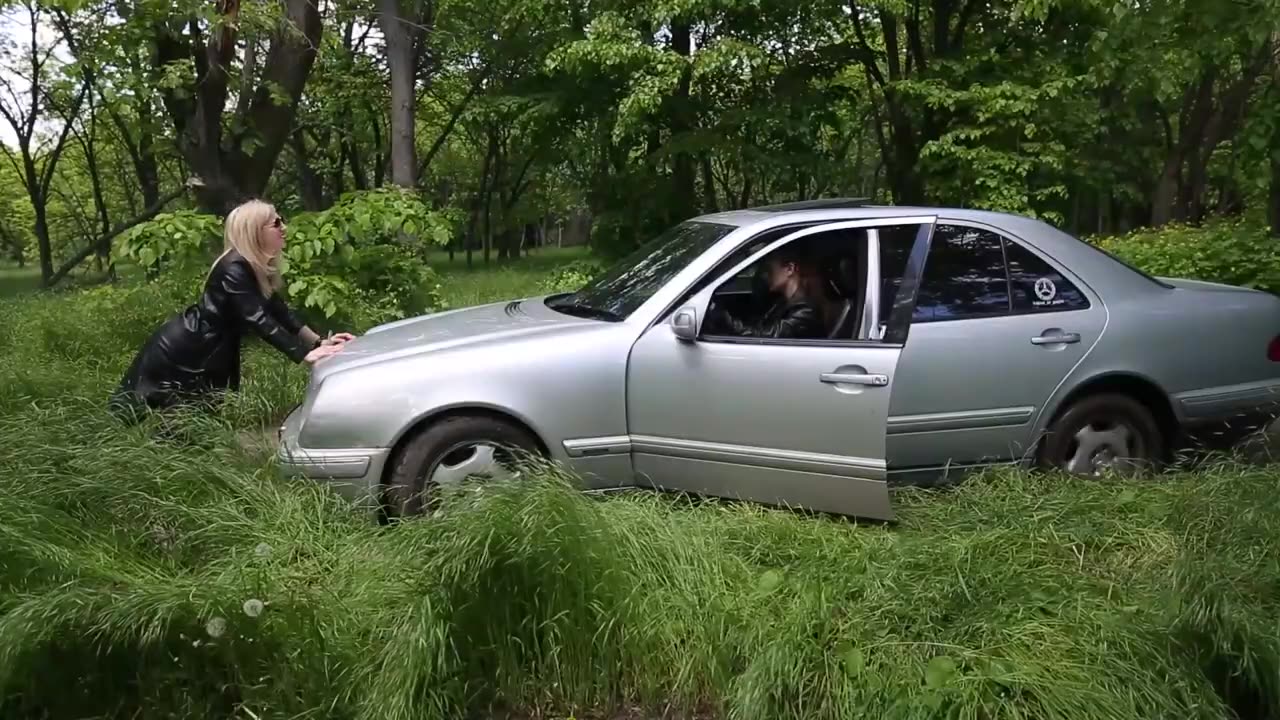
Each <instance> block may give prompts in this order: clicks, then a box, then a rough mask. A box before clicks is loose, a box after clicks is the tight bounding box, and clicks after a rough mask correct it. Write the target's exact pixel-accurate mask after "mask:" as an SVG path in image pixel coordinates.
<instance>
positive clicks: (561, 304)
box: [547, 296, 622, 322]
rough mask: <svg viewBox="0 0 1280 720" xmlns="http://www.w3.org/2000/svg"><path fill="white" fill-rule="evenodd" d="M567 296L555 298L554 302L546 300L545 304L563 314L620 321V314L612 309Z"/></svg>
mask: <svg viewBox="0 0 1280 720" xmlns="http://www.w3.org/2000/svg"><path fill="white" fill-rule="evenodd" d="M569 297H572V296H569ZM569 297H565V298H561V299H557V300H555V301H554V302H548V303H547V305H549V306H550V307H551V309H552V310H558V311H560V312H562V313H564V314H565V315H574V316H576V317H584V318H593V319H596V320H608V321H609V322H622V316H621V315H619V314H618V313H616V312H614V311H612V310H606V309H604V308H598V307H595V306H592V305H587V304H586V303H583V302H577V301H573V300H570V299H569Z"/></svg>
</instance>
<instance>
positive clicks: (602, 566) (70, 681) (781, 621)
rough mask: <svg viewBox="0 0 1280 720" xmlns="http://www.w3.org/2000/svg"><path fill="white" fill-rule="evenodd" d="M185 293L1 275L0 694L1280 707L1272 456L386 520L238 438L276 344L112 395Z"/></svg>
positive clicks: (525, 493)
mask: <svg viewBox="0 0 1280 720" xmlns="http://www.w3.org/2000/svg"><path fill="white" fill-rule="evenodd" d="M450 282H451V283H452V282H454V281H453V280H452V279H451V280H450ZM530 282H532V283H536V279H534V280H531V281H530ZM448 288H449V292H450V293H451V294H454V296H455V297H472V295H471V293H475V294H474V297H481V291H477V290H475V289H474V288H472V289H467V288H465V287H457V286H456V285H450V286H448ZM512 294H513V295H514V294H521V293H519V292H513V293H512ZM504 295H506V293H504ZM180 297H182V292H181V291H179V290H178V289H176V288H167V289H166V288H165V287H164V286H163V285H162V284H161V285H154V286H146V287H143V288H135V289H126V290H121V291H119V292H118V293H117V292H110V293H103V294H102V295H101V296H97V295H94V294H92V293H87V294H83V295H79V296H76V295H67V296H60V297H51V298H24V299H21V300H7V301H5V300H0V314H2V316H3V317H5V318H12V319H13V320H12V322H6V323H0V387H4V388H13V390H12V391H10V390H6V392H4V393H0V438H3V439H4V440H3V442H0V499H2V500H3V501H2V502H0V717H5V718H10V717H13V718H25V717H42V718H87V717H110V718H126V717H128V718H160V717H165V718H168V717H183V718H205V717H210V718H214V717H216V718H231V717H236V718H240V717H245V718H249V717H256V718H279V719H281V720H283V719H284V718H351V719H353V720H355V719H359V720H365V719H369V720H372V719H373V718H378V719H380V720H381V719H383V718H387V719H392V720H399V719H401V718H404V719H408V718H457V717H489V716H512V717H515V716H519V717H530V716H535V717H566V716H568V715H569V714H571V713H573V714H575V715H576V716H578V717H583V716H586V715H588V714H591V716H596V715H602V716H609V715H610V714H613V715H615V716H621V713H622V712H623V709H624V708H631V707H635V708H640V709H641V710H640V711H641V712H643V713H646V715H628V716H629V717H638V716H649V717H659V716H662V715H663V713H668V714H667V715H666V716H680V717H683V716H692V715H693V714H695V713H701V714H704V715H710V716H715V717H724V718H743V719H747V718H750V719H755V718H759V719H762V720H763V719H765V718H770V719H772V718H805V719H806V720H808V719H811V718H847V717H877V718H973V719H975V720H977V719H979V718H981V719H983V720H987V719H991V718H1036V719H1040V718H1050V719H1056V718H1061V719H1063V720H1066V719H1068V718H1070V719H1071V720H1076V719H1082V718H1084V719H1091V718H1117V719H1119V718H1125V719H1126V720H1127V719H1129V718H1206V719H1207V718H1230V717H1233V716H1234V717H1240V718H1263V717H1274V715H1275V713H1276V711H1277V708H1280V687H1277V679H1278V678H1280V627H1278V621H1277V618H1280V607H1278V606H1277V599H1278V598H1280V594H1278V589H1280V567H1277V563H1280V553H1278V552H1277V550H1278V549H1280V548H1277V547H1276V544H1277V541H1278V540H1280V497H1278V494H1277V492H1276V489H1277V488H1276V485H1277V483H1276V478H1275V475H1274V473H1272V472H1270V471H1266V470H1260V469H1246V468H1237V467H1232V466H1228V465H1223V466H1222V467H1219V468H1216V469H1215V470H1214V471H1213V472H1208V473H1202V474H1197V475H1189V474H1188V475H1179V476H1173V477H1169V478H1164V479H1161V480H1160V481H1147V482H1119V481H1089V480H1074V479H1067V478H1060V477H1052V476H1026V475H1022V474H1017V473H1003V474H992V475H990V476H987V477H982V478H978V479H975V480H973V481H971V482H969V483H966V484H965V485H963V486H961V487H960V488H958V489H954V490H948V491H920V490H914V491H903V492H901V493H899V494H898V495H897V496H896V497H895V502H896V503H897V507H898V510H899V514H900V517H901V521H900V523H899V524H897V525H895V526H884V525H863V524H857V523H852V522H846V521H838V520H832V519H829V518H818V517H805V516H803V515H800V514H797V513H791V512H786V511H781V510H769V509H764V508H760V507H757V506H752V505H731V504H724V503H714V502H695V501H690V500H684V499H679V498H665V497H656V496H651V495H645V494H634V495H628V496H619V497H612V498H609V499H599V498H594V497H591V496H588V495H584V494H582V493H580V492H578V491H577V490H576V488H575V485H574V483H575V480H574V478H572V477H569V476H565V475H563V474H561V473H559V472H557V471H556V470H555V469H554V468H543V469H542V470H541V471H540V472H538V473H536V474H535V476H534V477H532V478H529V479H526V480H525V481H522V482H520V483H518V484H509V485H489V486H484V487H481V488H474V489H470V490H467V491H465V492H461V493H458V494H456V495H455V496H452V497H450V498H448V501H447V503H446V505H445V509H444V512H443V513H442V514H441V515H439V516H437V517H433V518H430V519H425V520H419V521H413V522H408V523H403V524H399V525H393V526H387V527H379V526H377V525H376V524H374V523H371V522H369V521H368V519H367V518H365V517H362V516H359V515H357V514H355V513H353V512H351V511H350V510H349V509H348V508H346V507H345V506H344V505H343V504H342V503H341V502H340V501H339V500H338V499H337V498H336V496H334V495H333V494H332V493H330V492H328V491H327V490H325V489H324V488H322V487H317V486H315V485H313V484H310V483H306V482H300V481H295V482H286V481H281V480H278V479H277V478H276V474H275V468H274V465H273V463H272V461H271V459H270V457H269V452H267V451H265V450H264V449H262V448H261V447H259V446H256V445H253V444H250V443H247V442H246V441H245V432H246V429H247V428H269V427H270V424H271V422H272V421H273V418H274V417H276V416H278V415H279V414H280V413H281V412H282V411H283V410H284V409H285V408H287V407H289V406H290V405H291V404H292V403H293V402H295V401H296V398H297V397H298V393H299V392H300V390H301V382H302V372H301V371H300V370H298V369H297V368H294V367H291V366H289V365H288V364H287V363H285V362H284V361H282V360H280V359H279V358H277V357H275V356H274V355H272V354H270V353H269V352H266V351H263V350H261V349H259V348H255V350H254V352H252V353H250V356H249V360H248V363H249V366H248V367H247V368H246V372H245V377H246V386H245V389H244V392H243V393H241V394H240V395H239V396H236V397H233V398H230V399H229V400H228V403H227V405H226V407H225V408H224V409H223V410H222V411H221V412H220V413H219V414H216V415H206V416H200V415H191V416H175V417H172V418H169V419H167V420H165V421H163V422H161V421H159V420H151V421H149V422H148V423H147V424H144V425H143V426H140V427H134V428H123V427H121V426H119V425H117V424H115V423H114V422H113V421H112V420H111V419H110V418H109V417H108V416H107V415H106V413H105V411H104V409H103V405H104V400H105V396H106V393H107V391H108V390H109V389H110V385H111V384H112V383H114V382H115V381H116V379H117V378H118V374H119V373H120V372H121V371H122V370H123V367H124V365H125V364H127V362H128V359H129V354H130V353H131V352H132V350H133V348H134V345H135V343H136V342H137V341H138V338H139V337H141V336H145V333H146V332H147V331H148V330H149V328H150V327H151V325H152V323H153V322H155V321H157V320H158V319H159V318H160V317H162V316H163V315H164V314H165V313H166V312H168V311H169V309H170V308H171V306H172V305H173V304H174V302H176V300H177V299H178V298H180ZM484 299H497V298H495V297H485V298H484ZM91 306H93V307H94V308H96V309H101V310H109V311H110V312H111V313H113V314H111V315H108V316H96V315H91V314H90V313H88V312H87V311H86V309H87V308H90V307H91ZM99 306H100V307H99Z"/></svg>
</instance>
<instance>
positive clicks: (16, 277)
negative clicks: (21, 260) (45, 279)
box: [0, 264, 40, 298]
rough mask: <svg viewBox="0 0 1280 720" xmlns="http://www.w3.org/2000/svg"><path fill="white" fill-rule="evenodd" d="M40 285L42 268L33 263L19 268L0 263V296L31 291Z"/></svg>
mask: <svg viewBox="0 0 1280 720" xmlns="http://www.w3.org/2000/svg"><path fill="white" fill-rule="evenodd" d="M38 287H40V268H39V267H35V266H32V265H27V266H26V267H22V268H19V267H18V266H16V265H5V264H0V298H3V297H10V296H13V295H18V294H20V293H25V292H29V291H31V290H35V289H36V288H38Z"/></svg>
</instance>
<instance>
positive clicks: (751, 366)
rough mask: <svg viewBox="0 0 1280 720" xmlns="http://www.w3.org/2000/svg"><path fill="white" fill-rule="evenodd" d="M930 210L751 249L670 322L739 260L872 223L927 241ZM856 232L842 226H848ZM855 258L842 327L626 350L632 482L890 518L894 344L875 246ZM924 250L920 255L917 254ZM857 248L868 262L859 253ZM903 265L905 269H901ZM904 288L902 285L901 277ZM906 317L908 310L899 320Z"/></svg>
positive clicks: (897, 347) (681, 316)
mask: <svg viewBox="0 0 1280 720" xmlns="http://www.w3.org/2000/svg"><path fill="white" fill-rule="evenodd" d="M931 221H932V219H931V218H904V219H902V220H900V221H899V220H894V221H888V222H886V221H883V220H881V221H874V222H873V221H853V222H844V223H839V224H838V225H834V224H833V225H825V226H821V227H815V228H808V229H805V230H801V231H798V232H796V233H794V234H792V235H789V236H787V237H785V238H783V239H781V240H778V241H776V242H775V243H771V244H770V245H769V246H768V247H766V248H763V249H761V250H760V251H759V252H758V253H756V254H754V255H753V256H752V257H751V258H749V259H747V260H745V261H742V262H741V263H739V264H736V265H734V267H732V268H720V269H718V271H717V274H718V275H720V274H722V276H723V277H722V278H720V279H717V280H716V281H715V282H713V283H711V284H710V285H708V286H707V287H706V288H705V289H704V290H702V291H701V292H699V293H698V294H697V295H695V296H694V297H693V298H691V299H689V300H687V301H686V302H684V303H682V304H679V305H677V308H678V309H677V310H676V313H675V316H676V319H675V321H674V326H679V325H681V324H682V323H684V322H686V321H687V320H689V319H691V318H694V317H695V316H694V315H691V314H689V313H690V312H691V311H692V312H693V313H696V319H694V322H695V324H697V325H702V323H703V320H704V317H703V316H704V314H705V308H706V307H708V305H709V304H710V300H711V299H712V298H713V296H714V294H715V292H716V291H717V290H718V289H720V288H721V287H724V288H725V289H728V288H729V287H730V286H731V282H730V281H731V280H732V278H733V277H735V276H736V275H739V274H740V273H741V272H742V270H743V269H744V268H746V267H748V266H750V265H752V264H755V263H760V262H767V261H768V260H767V257H768V256H769V254H770V253H773V252H775V251H776V250H778V249H779V248H781V247H782V246H784V245H786V244H788V243H791V242H797V241H801V240H803V241H805V242H807V243H810V244H815V243H816V244H818V245H821V244H822V243H823V242H824V240H827V239H828V238H830V237H831V236H832V233H835V232H837V231H841V232H842V234H841V237H843V238H845V239H846V240H847V239H848V238H850V237H854V238H855V242H859V243H875V242H878V227H877V226H885V225H894V226H897V227H896V228H895V229H900V228H901V226H913V227H912V228H910V229H918V232H916V233H915V235H916V236H917V238H918V241H919V242H920V243H922V245H927V243H928V233H929V231H930V230H931V228H932V222H931ZM852 229H856V230H861V231H862V232H861V233H857V234H854V235H852V236H851V235H850V233H849V232H848V231H849V230H852ZM856 250H857V251H856V252H850V255H851V256H853V257H857V258H860V260H859V264H860V266H861V270H860V271H861V272H863V273H865V276H864V278H865V280H866V282H865V283H859V284H860V285H861V286H862V288H863V292H864V293H865V296H864V297H863V301H864V302H862V303H859V307H860V308H862V310H861V312H862V313H865V318H864V321H862V322H858V323H853V324H851V328H852V330H851V331H850V334H849V336H848V337H826V336H825V335H824V336H822V337H808V338H774V337H730V336H724V335H711V334H708V333H704V332H697V333H696V335H695V336H693V337H685V338H683V339H682V338H681V337H678V335H677V332H676V330H675V327H674V326H673V323H672V322H666V321H664V322H659V323H657V324H655V325H654V326H652V327H650V328H649V329H648V331H647V332H645V333H644V334H643V335H642V336H641V337H640V339H639V340H638V341H637V342H636V344H635V346H634V347H633V349H632V352H631V358H630V366H629V369H628V381H627V420H628V430H629V434H630V440H631V448H632V456H633V462H634V466H635V470H636V473H637V481H638V483H639V484H641V485H647V486H651V487H655V488H660V489H665V490H677V491H686V492H691V493H695V494H701V495H711V496H719V497H726V498H739V499H743V500H750V501H755V502H761V503H767V504H772V505H779V506H788V507H796V508H804V509H808V510H814V511H820V512H834V513H840V514H846V515H857V516H862V517H869V518H879V519H892V517H893V512H892V508H891V506H890V502H889V495H888V488H887V485H886V482H885V479H886V467H885V427H886V422H887V420H888V416H889V399H890V394H891V392H892V391H893V388H894V386H895V373H896V371H897V365H898V357H899V354H900V352H901V350H902V347H901V344H899V343H898V342H895V341H893V337H894V335H895V334H896V333H894V332H893V328H889V332H888V333H887V335H886V337H889V338H890V340H889V341H886V340H883V339H880V338H879V337H877V336H879V335H880V334H881V332H880V328H879V327H878V325H877V323H875V322H871V321H868V320H866V318H871V319H874V318H876V317H878V316H879V315H878V307H879V305H880V303H881V298H880V282H879V268H878V262H876V260H878V257H879V253H878V252H870V253H868V252H866V250H867V248H866V247H865V245H864V246H862V247H859V248H857V249H856ZM922 257H923V255H922V254H921V258H922ZM868 258H870V260H868ZM907 272H910V270H908V271H907ZM903 286H904V287H905V288H906V291H907V292H914V286H915V283H914V281H913V282H907V283H903ZM903 321H904V322H909V316H905V315H904V316H903Z"/></svg>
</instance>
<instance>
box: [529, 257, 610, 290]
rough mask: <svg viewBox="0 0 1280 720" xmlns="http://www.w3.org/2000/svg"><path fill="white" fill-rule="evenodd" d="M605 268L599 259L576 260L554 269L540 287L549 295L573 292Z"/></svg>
mask: <svg viewBox="0 0 1280 720" xmlns="http://www.w3.org/2000/svg"><path fill="white" fill-rule="evenodd" d="M604 269H605V268H604V266H603V264H602V263H601V262H600V261H599V260H591V259H586V260H581V259H580V260H574V261H572V262H568V263H565V264H564V265H563V266H561V267H559V268H556V269H555V270H554V271H552V272H551V274H550V275H549V276H548V277H547V278H546V279H544V280H543V281H542V282H541V283H540V284H539V286H538V289H539V291H540V292H543V293H545V294H547V295H550V294H553V293H562V292H573V291H575V290H577V289H578V288H580V287H582V286H583V285H586V284H587V283H589V282H591V280H592V279H594V278H595V277H596V276H597V275H599V274H600V273H602V272H604Z"/></svg>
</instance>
